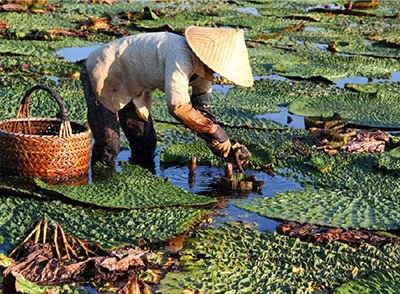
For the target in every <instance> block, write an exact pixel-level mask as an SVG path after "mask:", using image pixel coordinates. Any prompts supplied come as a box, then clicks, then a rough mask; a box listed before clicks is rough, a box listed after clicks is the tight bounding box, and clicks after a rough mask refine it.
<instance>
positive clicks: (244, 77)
mask: <svg viewBox="0 0 400 294" xmlns="http://www.w3.org/2000/svg"><path fill="white" fill-rule="evenodd" d="M185 37H186V40H187V42H188V43H189V46H190V48H191V49H192V50H193V52H194V54H196V56H197V57H198V58H199V59H200V60H201V61H202V62H203V63H204V64H205V65H207V66H208V67H209V68H211V69H212V70H213V71H214V72H216V73H218V74H220V75H221V76H223V77H224V78H226V79H228V80H230V81H231V82H233V83H235V84H236V85H239V86H242V87H250V86H252V85H253V74H252V72H251V68H250V62H249V55H248V53H247V48H246V44H245V42H244V34H243V30H235V29H219V28H204V27H195V26H191V27H188V28H187V29H186V31H185Z"/></svg>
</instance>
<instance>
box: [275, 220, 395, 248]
mask: <svg viewBox="0 0 400 294" xmlns="http://www.w3.org/2000/svg"><path fill="white" fill-rule="evenodd" d="M276 231H277V232H278V233H279V234H282V235H285V236H289V237H293V238H300V239H301V240H303V241H308V242H310V241H312V242H318V243H327V242H332V241H339V242H345V243H348V244H359V245H361V244H364V243H368V244H370V245H373V246H382V245H386V244H392V243H395V244H398V245H399V244H400V238H396V237H392V236H387V235H385V234H379V233H374V232H371V231H366V230H344V229H341V228H326V227H319V226H316V225H312V224H303V225H302V224H299V223H295V222H285V223H283V224H280V225H279V226H278V227H277V228H276Z"/></svg>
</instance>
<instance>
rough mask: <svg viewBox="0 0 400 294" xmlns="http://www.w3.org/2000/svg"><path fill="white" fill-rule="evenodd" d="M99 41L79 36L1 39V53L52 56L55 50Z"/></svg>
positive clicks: (40, 56) (93, 43) (94, 43)
mask: <svg viewBox="0 0 400 294" xmlns="http://www.w3.org/2000/svg"><path fill="white" fill-rule="evenodd" d="M98 43H99V42H98V41H88V40H81V39H79V38H71V37H65V38H64V39H63V40H60V41H37V40H1V42H0V53H1V54H10V55H23V56H34V57H36V58H38V57H39V58H52V57H53V55H54V54H55V52H56V51H57V50H59V49H61V48H66V47H86V46H91V45H96V44H98ZM54 62H56V61H54Z"/></svg>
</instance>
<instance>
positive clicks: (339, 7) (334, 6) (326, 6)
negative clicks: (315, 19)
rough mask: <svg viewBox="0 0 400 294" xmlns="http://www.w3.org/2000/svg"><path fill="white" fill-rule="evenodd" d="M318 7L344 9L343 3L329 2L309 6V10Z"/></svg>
mask: <svg viewBox="0 0 400 294" xmlns="http://www.w3.org/2000/svg"><path fill="white" fill-rule="evenodd" d="M316 8H324V9H344V6H343V5H339V4H336V3H329V4H318V5H313V6H309V7H307V10H312V9H316Z"/></svg>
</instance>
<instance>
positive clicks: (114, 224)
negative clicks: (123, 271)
mask: <svg viewBox="0 0 400 294" xmlns="http://www.w3.org/2000/svg"><path fill="white" fill-rule="evenodd" d="M0 208H1V209H0V249H1V251H2V252H10V251H11V250H12V249H13V248H14V247H15V246H16V245H17V244H18V243H19V242H21V241H22V240H23V239H24V234H25V231H26V230H27V229H28V228H29V227H30V226H31V225H32V223H34V222H36V221H38V220H40V219H46V220H49V221H51V222H53V223H54V222H59V223H60V225H61V226H62V227H63V228H64V229H65V231H67V232H73V233H74V235H75V236H77V237H78V238H81V239H83V240H88V241H89V242H97V243H98V244H100V245H101V246H103V247H105V248H111V247H118V246H121V245H138V244H140V243H145V242H159V241H165V240H168V239H170V238H172V237H174V236H176V235H178V234H181V233H183V232H185V231H186V230H188V229H189V227H190V226H191V225H192V224H194V223H195V222H196V221H197V220H199V218H201V217H202V216H204V214H205V210H202V209H195V208H190V207H185V208H182V207H171V208H165V209H150V210H149V209H144V210H129V211H128V210H122V211H104V210H100V209H89V208H81V207H77V206H73V205H67V204H64V203H62V202H60V201H36V200H34V199H28V198H17V197H4V196H3V197H1V198H0Z"/></svg>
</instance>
